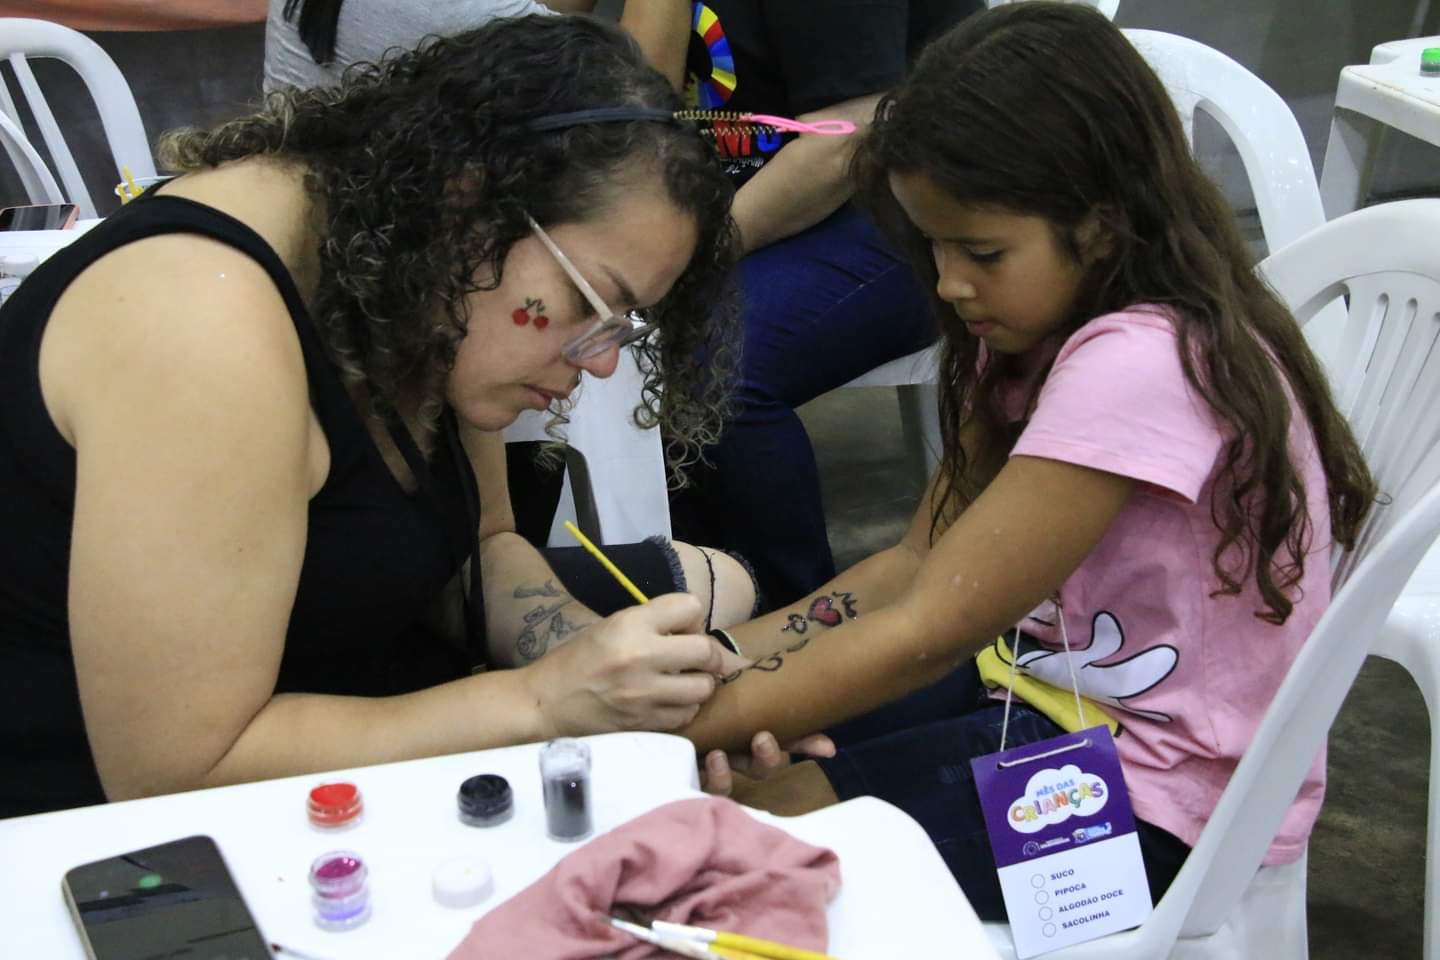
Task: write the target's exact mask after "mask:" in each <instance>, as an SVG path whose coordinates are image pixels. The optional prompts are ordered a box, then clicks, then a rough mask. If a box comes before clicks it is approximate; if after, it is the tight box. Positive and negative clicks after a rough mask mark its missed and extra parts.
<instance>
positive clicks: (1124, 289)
mask: <svg viewBox="0 0 1440 960" xmlns="http://www.w3.org/2000/svg"><path fill="white" fill-rule="evenodd" d="M854 172H855V175H856V177H857V180H858V184H859V195H860V196H861V197H862V199H863V200H864V201H866V202H867V204H868V205H869V206H870V207H871V208H872V209H873V210H875V211H876V213H877V215H878V216H880V217H881V218H882V220H884V221H885V223H886V224H887V226H888V227H889V228H890V229H891V230H892V231H893V232H895V234H896V236H897V237H898V238H899V239H900V240H901V242H903V243H905V244H906V246H907V248H908V249H909V250H910V251H911V258H912V260H913V262H914V264H915V266H916V268H917V269H918V270H919V271H920V272H921V274H922V275H923V276H925V277H926V278H927V279H928V280H929V281H930V286H931V289H932V290H933V289H934V285H935V281H936V278H937V274H936V268H935V264H934V261H933V260H932V258H931V256H930V253H929V249H928V246H927V245H926V244H925V242H924V239H923V238H922V237H921V236H920V234H919V232H918V231H917V230H916V229H915V228H914V227H913V226H911V225H910V224H909V223H908V222H906V220H905V217H904V215H903V212H902V211H900V209H899V206H898V204H897V203H896V201H895V198H894V196H893V195H892V193H891V190H890V183H889V177H890V175H891V174H895V173H901V174H923V175H925V176H927V177H928V178H930V179H931V180H932V181H933V182H934V183H935V184H936V185H938V186H939V187H941V188H942V189H944V190H945V191H946V192H947V193H948V194H950V195H951V196H953V197H955V198H957V199H959V200H960V201H962V202H967V203H975V204H982V205H989V206H994V207H998V208H1001V209H1004V210H1009V211H1012V212H1015V213H1020V214H1025V215H1034V216H1040V217H1044V218H1045V219H1047V220H1048V221H1049V222H1050V223H1051V225H1052V228H1053V229H1054V231H1055V235H1056V237H1057V239H1058V241H1059V243H1060V246H1061V248H1062V249H1063V250H1065V251H1066V252H1067V253H1068V254H1069V255H1070V256H1071V257H1073V258H1075V259H1076V261H1077V262H1079V258H1080V246H1079V243H1078V240H1077V231H1078V230H1079V229H1080V227H1081V225H1082V224H1084V223H1086V222H1087V219H1089V218H1094V221H1092V222H1095V221H1098V223H1099V224H1100V226H1101V227H1102V232H1103V234H1104V235H1105V236H1106V238H1107V239H1108V240H1109V241H1110V243H1109V249H1108V251H1107V252H1106V253H1105V254H1104V255H1103V256H1102V257H1101V258H1100V259H1099V260H1098V262H1096V263H1095V264H1094V265H1093V266H1092V267H1091V268H1090V269H1089V270H1088V271H1087V274H1086V276H1085V278H1084V279H1083V281H1082V283H1081V287H1080V291H1079V295H1078V297H1077V299H1076V303H1075V305H1074V308H1073V313H1072V315H1071V316H1070V317H1069V318H1068V319H1067V321H1066V323H1065V325H1064V327H1063V332H1065V333H1069V332H1072V331H1074V330H1076V329H1078V328H1079V327H1081V326H1082V325H1084V324H1085V323H1086V322H1087V321H1089V320H1090V319H1091V318H1092V317H1096V316H1100V315H1102V314H1105V313H1110V312H1114V311H1118V310H1124V309H1125V308H1127V307H1131V306H1134V305H1136V304H1141V303H1154V304H1164V305H1167V306H1168V307H1170V308H1171V309H1172V311H1173V313H1174V316H1175V321H1176V332H1177V334H1178V341H1179V352H1180V361H1181V364H1182V365H1183V368H1184V371H1185V377H1186V379H1187V380H1188V381H1189V382H1190V384H1191V386H1193V387H1194V389H1195V390H1196V391H1197V392H1198V393H1199V394H1200V396H1202V397H1204V399H1205V401H1206V402H1207V403H1208V404H1209V406H1210V408H1211V409H1212V410H1213V411H1214V413H1215V416H1216V418H1217V420H1218V421H1219V422H1220V423H1221V424H1222V425H1223V428H1224V429H1225V431H1226V432H1227V434H1228V435H1229V436H1231V437H1234V438H1235V439H1234V440H1232V441H1231V442H1230V443H1228V444H1227V445H1226V447H1225V450H1224V452H1223V453H1222V455H1221V463H1220V475H1219V478H1218V482H1217V483H1216V484H1215V486H1214V490H1215V494H1214V499H1213V501H1212V502H1211V504H1210V509H1211V515H1212V517H1213V518H1214V521H1215V524H1216V527H1217V528H1218V529H1219V530H1220V533H1221V538H1220V544H1219V547H1218V548H1217V550H1216V552H1215V555H1214V557H1213V565H1214V569H1215V574H1216V576H1217V578H1218V580H1219V582H1220V585H1221V586H1220V591H1219V592H1220V593H1222V594H1237V593H1239V592H1240V589H1241V584H1242V583H1243V582H1245V581H1247V580H1249V579H1250V578H1252V577H1253V578H1254V581H1255V583H1256V585H1257V587H1258V590H1259V593H1260V597H1261V600H1262V602H1263V604H1264V609H1263V610H1261V611H1257V612H1256V615H1257V616H1259V617H1261V618H1262V619H1265V620H1267V621H1270V622H1273V623H1283V622H1284V621H1285V619H1286V618H1287V617H1288V616H1289V615H1290V612H1291V610H1292V608H1293V600H1292V594H1293V593H1294V591H1295V589H1296V588H1297V586H1298V584H1299V582H1300V579H1301V577H1302V575H1303V572H1304V564H1305V561H1306V557H1307V552H1308V549H1307V548H1308V546H1309V540H1310V535H1311V525H1310V521H1309V517H1308V515H1307V514H1306V510H1305V491H1304V487H1303V485H1302V482H1301V477H1300V473H1299V470H1298V469H1297V468H1296V465H1295V463H1294V462H1293V461H1292V459H1291V452H1290V448H1289V442H1288V436H1289V429H1290V419H1291V417H1290V403H1289V401H1288V399H1287V393H1288V394H1289V395H1293V396H1294V397H1295V399H1296V400H1297V401H1298V403H1299V405H1300V408H1301V410H1302V411H1303V412H1304V415H1305V417H1306V418H1307V419H1308V421H1309V423H1310V426H1311V428H1312V429H1313V430H1314V434H1315V440H1316V443H1317V446H1318V448H1319V453H1320V457H1321V460H1322V463H1323V466H1324V470H1325V476H1326V479H1327V481H1328V488H1329V505H1330V517H1331V524H1332V530H1333V535H1334V537H1335V539H1336V541H1338V542H1339V543H1341V544H1343V545H1345V546H1347V547H1349V546H1352V545H1353V544H1354V541H1355V537H1356V535H1357V533H1358V532H1359V529H1360V524H1361V521H1362V520H1363V519H1364V516H1365V514H1366V512H1367V511H1368V510H1369V508H1370V506H1371V504H1372V503H1373V502H1374V500H1375V496H1376V488H1375V482H1374V480H1373V479H1372V478H1371V476H1370V472H1369V469H1368V468H1367V467H1366V464H1365V459H1364V456H1363V454H1362V453H1361V451H1360V448H1359V445H1358V444H1357V443H1356V441H1355V438H1354V436H1353V435H1352V433H1351V432H1350V428H1349V425H1348V424H1347V423H1346V421H1345V419H1344V417H1343V416H1342V415H1341V414H1340V412H1339V410H1338V409H1337V408H1336V406H1335V403H1334V401H1333V400H1332V398H1331V396H1330V390H1329V386H1328V384H1327V382H1326V378H1325V375H1324V373H1323V371H1322V370H1321V368H1320V365H1319V363H1318V361H1317V360H1316V359H1315V357H1314V355H1313V354H1312V353H1311V351H1310V349H1309V347H1308V346H1307V344H1306V342H1305V339H1304V337H1303V336H1302V334H1301V332H1300V328H1299V325H1298V324H1297V323H1296V322H1295V319H1294V317H1293V316H1291V314H1290V312H1289V311H1288V310H1287V309H1286V308H1285V307H1284V305H1283V304H1281V303H1280V301H1279V300H1278V299H1277V298H1276V296H1275V295H1274V293H1273V292H1272V291H1271V290H1270V289H1269V288H1268V287H1267V286H1266V285H1265V284H1264V282H1263V281H1261V280H1260V279H1259V277H1257V275H1256V273H1255V271H1254V269H1253V257H1252V255H1251V254H1250V252H1249V249H1248V248H1247V246H1246V245H1245V242H1244V239H1243V238H1242V237H1241V236H1240V232H1239V230H1238V228H1237V226H1236V224H1235V219H1234V216H1233V214H1232V213H1231V211H1230V209H1229V206H1228V205H1227V203H1226V201H1225V199H1224V197H1223V196H1222V195H1221V193H1220V192H1219V190H1218V189H1217V188H1216V187H1215V186H1214V185H1213V184H1212V183H1211V182H1210V181H1209V180H1208V179H1207V178H1206V176H1205V174H1204V172H1203V171H1202V170H1201V169H1200V167H1199V165H1198V164H1197V163H1196V161H1195V159H1194V157H1193V156H1192V154H1191V152H1190V148H1189V145H1188V143H1187V142H1186V138H1185V134H1184V131H1183V128H1182V127H1181V124H1180V119H1179V117H1178V115H1177V114H1176V112H1175V108H1174V105H1173V104H1172V103H1171V100H1170V97H1169V96H1168V95H1167V94H1166V92H1165V88H1164V86H1163V85H1162V84H1161V83H1160V81H1159V79H1158V78H1157V77H1156V76H1155V73H1154V72H1153V71H1152V70H1151V69H1150V67H1149V65H1147V64H1146V63H1145V61H1144V59H1143V58H1142V57H1141V56H1140V54H1139V53H1138V52H1137V51H1136V50H1135V48H1134V47H1133V46H1132V45H1131V44H1130V42H1129V41H1128V40H1126V39H1125V37H1124V35H1123V34H1122V33H1121V32H1120V31H1119V30H1118V29H1116V28H1115V26H1114V25H1113V24H1111V23H1110V22H1109V21H1108V20H1107V19H1106V18H1105V17H1104V16H1103V15H1101V14H1099V13H1098V12H1096V11H1094V10H1092V9H1089V8H1087V7H1083V6H1081V5H1079V4H1062V3H1045V2H1030V3H1020V4H1013V5H1006V6H1002V7H997V8H995V9H993V10H990V11H988V12H986V13H983V14H981V15H979V16H978V17H975V18H972V19H971V20H969V21H967V22H965V23H963V24H961V25H960V26H959V27H958V28H956V29H955V30H953V31H951V32H950V33H948V34H946V35H945V36H944V37H942V38H940V39H939V40H937V41H936V42H935V43H934V44H932V45H931V46H930V47H929V48H928V49H927V50H926V52H925V53H924V54H923V55H922V56H921V58H920V60H919V62H918V63H917V65H916V68H915V70H914V72H913V73H912V74H911V76H910V77H909V79H908V80H906V81H905V82H904V83H903V84H902V85H901V86H900V87H899V88H897V89H896V90H894V91H892V92H891V94H889V95H888V96H887V97H886V98H885V99H884V100H883V101H882V102H881V105H880V107H879V110H878V116H877V119H876V122H875V124H874V126H873V127H872V128H871V129H870V131H869V133H868V135H867V136H866V138H865V139H864V141H863V143H862V145H861V146H860V148H859V151H858V154H857V156H856V159H855V167H854ZM936 308H937V310H936V316H937V317H938V318H939V322H940V325H941V327H942V329H943V331H944V333H945V338H944V347H943V351H942V359H941V367H940V381H941V384H942V388H941V391H940V397H941V407H940V418H941V423H940V426H941V431H942V434H943V438H944V447H945V449H944V459H943V463H942V467H943V469H944V471H945V477H946V479H945V481H944V483H943V485H942V487H941V495H940V496H939V497H937V500H936V505H935V508H934V514H933V515H932V527H931V531H932V536H933V534H934V531H935V530H936V529H938V524H939V523H940V521H941V519H942V517H953V516H954V515H955V514H956V513H958V512H959V511H960V510H962V509H963V508H964V506H965V505H966V504H968V503H969V502H970V501H971V500H972V499H973V498H974V496H975V495H976V493H978V491H977V490H975V489H973V488H974V481H972V480H970V479H969V478H967V474H966V467H967V463H966V453H965V451H964V449H962V447H961V443H960V432H961V426H962V419H963V418H965V417H971V419H972V420H973V422H974V424H975V426H977V427H979V428H980V429H979V435H980V438H981V439H980V444H979V449H978V451H972V453H978V454H979V456H978V457H976V458H975V459H978V460H986V461H990V460H992V459H993V457H994V456H995V455H996V454H997V453H998V454H1000V455H1003V454H1004V453H1006V452H1008V450H1009V449H1010V448H1011V446H1013V444H1014V441H1015V439H1016V428H1015V427H1014V426H1013V425H1008V424H1006V423H1005V422H1004V418H1003V416H1002V415H1001V412H1000V410H999V409H998V406H997V401H996V393H997V387H998V385H999V384H1000V382H1001V381H1002V379H1004V378H1006V377H1007V376H1008V375H1010V374H1011V373H1013V369H1014V368H1013V365H1014V358H1010V357H1004V356H998V355H994V354H991V355H990V356H989V359H988V361H987V362H986V363H985V365H984V369H983V370H979V369H977V364H978V362H979V358H980V353H979V341H978V340H977V339H976V338H975V337H973V336H971V335H969V334H968V333H967V332H966V331H965V329H964V326H963V324H962V323H961V322H960V321H959V318H958V317H957V316H956V314H955V312H954V311H953V310H951V309H949V308H948V307H947V306H945V305H944V304H942V303H939V302H938V300H937V302H936ZM1043 379H1044V377H1043V376H1042V377H1040V378H1039V379H1038V381H1037V383H1038V382H1043ZM1035 389H1036V391H1038V385H1037V387H1036V388H1035ZM1034 400H1035V394H1033V393H1032V395H1031V398H1030V402H1031V403H1032V404H1033V403H1034ZM1252 508H1253V512H1252Z"/></svg>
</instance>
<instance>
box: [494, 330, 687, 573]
mask: <svg viewBox="0 0 1440 960" xmlns="http://www.w3.org/2000/svg"><path fill="white" fill-rule="evenodd" d="M643 383H644V379H643V377H642V376H641V373H640V369H639V367H638V365H637V364H636V361H635V354H634V353H633V352H632V351H630V350H621V351H620V362H619V364H618V365H617V366H616V368H615V373H614V374H613V375H611V376H610V377H608V378H606V379H603V380H601V379H596V378H594V377H591V376H589V375H586V376H585V377H584V378H583V380H582V383H581V388H580V392H579V394H578V395H577V398H576V401H575V406H574V408H573V409H572V410H571V411H570V414H569V423H567V424H565V425H564V426H563V427H561V428H560V431H561V433H562V434H563V435H564V439H565V441H566V443H567V444H568V445H569V447H570V452H568V453H567V455H566V478H565V490H566V491H567V492H568V493H569V494H570V496H571V498H572V499H573V504H574V517H573V518H572V517H570V516H569V511H568V510H567V509H566V500H565V494H564V493H562V494H561V506H560V510H559V511H557V514H556V517H555V521H554V523H553V524H552V525H551V528H550V538H549V542H550V545H551V546H574V545H575V543H574V540H573V539H572V538H571V537H570V535H569V534H568V533H566V532H565V531H564V529H563V528H562V527H561V522H562V521H563V520H566V519H574V520H575V522H576V523H577V524H578V525H579V527H580V529H581V530H583V531H584V532H585V535H586V536H588V537H590V538H591V539H592V540H595V541H596V542H597V543H633V542H636V541H639V540H643V539H645V538H646V537H650V536H662V537H665V538H667V539H668V538H669V537H670V499H669V494H668V492H667V490H666V486H665V454H664V450H663V448H662V446H661V441H660V431H659V429H658V428H654V429H650V430H641V429H640V428H639V427H637V426H636V425H635V418H634V412H635V407H636V405H637V404H639V403H640V399H641V397H642V396H643V394H642V393H641V388H642V386H643ZM549 419H550V415H549V414H548V413H544V412H536V411H526V412H525V413H523V414H521V416H520V418H519V419H518V420H516V421H515V423H514V424H513V425H511V426H510V427H509V428H507V429H506V430H505V439H506V441H507V442H511V443H513V442H516V441H521V440H549V439H552V438H551V437H550V435H549V434H548V433H547V432H546V424H547V423H548V422H549ZM574 453H578V454H579V456H578V457H576V456H574V455H573V454H574Z"/></svg>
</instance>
